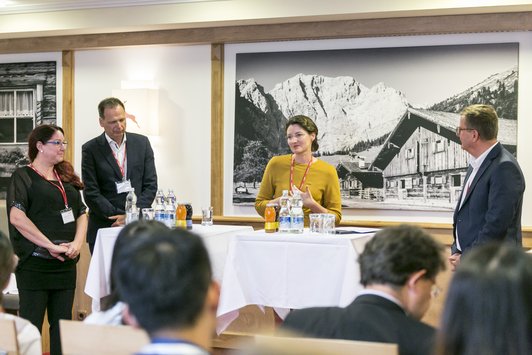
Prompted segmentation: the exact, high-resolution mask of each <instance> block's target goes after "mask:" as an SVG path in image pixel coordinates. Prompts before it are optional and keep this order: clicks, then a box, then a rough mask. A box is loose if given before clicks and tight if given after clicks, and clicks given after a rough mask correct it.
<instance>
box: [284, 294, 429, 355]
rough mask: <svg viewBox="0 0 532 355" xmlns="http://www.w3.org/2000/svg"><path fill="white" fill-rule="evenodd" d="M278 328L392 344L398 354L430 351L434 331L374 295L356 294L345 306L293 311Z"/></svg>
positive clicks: (315, 334) (404, 354) (327, 336)
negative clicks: (397, 347)
mask: <svg viewBox="0 0 532 355" xmlns="http://www.w3.org/2000/svg"><path fill="white" fill-rule="evenodd" d="M282 329H285V330H290V331H295V332H299V333H302V334H303V335H305V336H309V337H316V338H328V339H347V340H362V341H373V342H380V343H394V344H398V345H399V354H400V355H428V354H432V353H433V347H434V338H435V334H436V332H435V330H434V328H432V327H431V326H429V325H427V324H425V323H422V322H420V321H418V320H416V319H414V318H411V317H410V316H408V315H407V314H406V313H405V311H404V310H403V309H402V308H401V307H399V306H398V305H397V304H395V303H394V302H392V301H390V300H388V299H386V298H384V297H380V296H378V295H360V296H358V297H357V298H356V299H355V300H354V301H353V302H352V303H351V304H350V305H349V306H347V307H346V308H339V307H318V308H307V309H301V310H294V311H292V312H290V314H288V316H287V317H286V319H285V321H284V323H283V325H282Z"/></svg>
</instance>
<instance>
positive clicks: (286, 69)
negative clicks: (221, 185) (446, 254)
mask: <svg viewBox="0 0 532 355" xmlns="http://www.w3.org/2000/svg"><path fill="white" fill-rule="evenodd" d="M518 51H519V46H518V44H517V43H498V44H474V45H452V46H428V47H427V46H425V47H402V48H376V49H341V50H317V51H297V52H263V53H237V55H236V82H235V91H236V92H235V132H234V137H235V139H234V169H233V171H234V173H233V203H234V204H244V205H251V204H253V201H254V198H255V196H256V194H257V191H258V189H259V187H260V181H261V179H262V174H263V172H264V168H265V167H266V164H267V162H268V160H269V159H270V158H271V157H272V156H274V155H279V154H288V153H289V152H290V151H289V149H288V146H287V143H286V138H285V124H286V122H287V120H288V119H289V118H290V117H291V116H294V115H299V114H303V115H307V116H309V117H311V118H312V119H313V120H314V121H315V122H316V124H317V126H318V129H319V134H318V141H319V145H320V149H319V151H318V152H317V153H316V154H317V156H318V157H319V158H320V159H323V160H325V161H327V162H329V163H330V164H332V165H333V166H335V167H336V170H337V172H338V176H339V179H340V188H341V193H342V204H343V206H344V208H364V209H368V208H378V209H417V210H420V209H421V210H441V211H445V210H452V209H453V208H454V206H455V205H456V201H457V198H458V196H459V194H460V189H461V185H462V183H463V180H464V177H465V172H466V168H467V165H468V161H469V155H468V154H467V153H466V152H465V151H463V150H462V149H461V146H460V141H459V139H458V137H456V134H455V128H456V126H457V125H458V120H459V117H460V115H459V112H460V111H461V110H462V109H463V108H464V107H466V106H468V105H470V104H476V103H484V104H491V105H493V106H494V107H495V109H496V110H497V113H498V115H499V118H500V120H499V137H498V139H499V141H500V142H501V143H502V144H503V145H504V146H505V147H506V148H507V149H509V150H510V151H511V152H513V153H514V154H515V153H516V151H517V89H518Z"/></svg>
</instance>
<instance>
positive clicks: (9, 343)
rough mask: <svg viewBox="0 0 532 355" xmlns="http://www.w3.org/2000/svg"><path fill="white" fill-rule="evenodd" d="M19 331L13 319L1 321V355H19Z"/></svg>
mask: <svg viewBox="0 0 532 355" xmlns="http://www.w3.org/2000/svg"><path fill="white" fill-rule="evenodd" d="M18 353H19V350H18V341H17V329H16V328H15V321H14V320H12V319H0V354H2V355H3V354H7V355H18Z"/></svg>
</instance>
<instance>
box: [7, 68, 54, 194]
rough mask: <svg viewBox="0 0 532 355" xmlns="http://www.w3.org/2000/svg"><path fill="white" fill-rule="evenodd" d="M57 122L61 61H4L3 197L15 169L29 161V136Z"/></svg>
mask: <svg viewBox="0 0 532 355" xmlns="http://www.w3.org/2000/svg"><path fill="white" fill-rule="evenodd" d="M56 123H57V62H56V61H52V60H50V61H38V62H13V63H0V199H5V197H6V190H7V185H8V183H9V179H10V177H11V174H12V173H13V171H14V170H15V169H16V168H17V167H19V166H22V165H25V164H27V163H28V158H27V142H28V135H29V134H30V132H31V131H32V130H33V128H34V127H36V126H38V125H41V124H56Z"/></svg>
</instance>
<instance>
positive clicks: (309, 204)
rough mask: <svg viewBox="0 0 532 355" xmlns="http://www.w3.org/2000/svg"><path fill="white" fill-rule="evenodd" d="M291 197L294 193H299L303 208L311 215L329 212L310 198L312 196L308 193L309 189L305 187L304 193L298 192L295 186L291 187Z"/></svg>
mask: <svg viewBox="0 0 532 355" xmlns="http://www.w3.org/2000/svg"><path fill="white" fill-rule="evenodd" d="M291 191H292V196H293V195H294V193H295V192H297V191H299V194H300V195H301V200H302V201H303V206H304V207H306V208H308V209H309V210H310V211H311V212H312V213H329V211H328V210H327V209H326V208H325V207H323V206H322V205H320V204H319V203H317V202H316V200H314V197H312V194H311V193H310V187H309V186H308V185H307V189H306V191H305V192H303V191H301V190H299V189H298V188H297V187H296V186H295V185H292V190H291Z"/></svg>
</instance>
